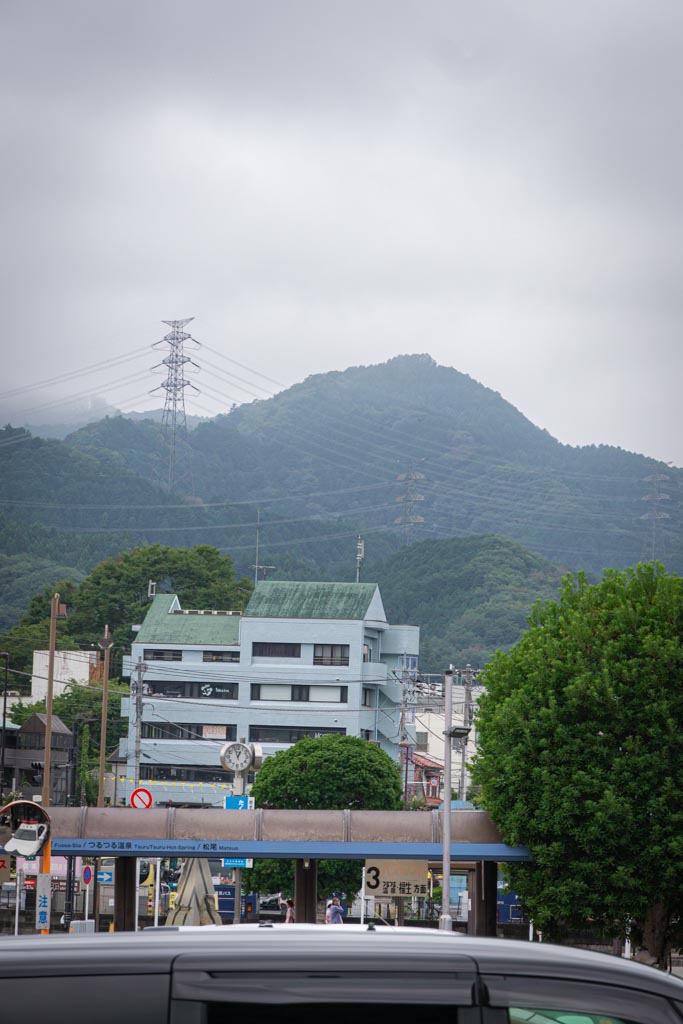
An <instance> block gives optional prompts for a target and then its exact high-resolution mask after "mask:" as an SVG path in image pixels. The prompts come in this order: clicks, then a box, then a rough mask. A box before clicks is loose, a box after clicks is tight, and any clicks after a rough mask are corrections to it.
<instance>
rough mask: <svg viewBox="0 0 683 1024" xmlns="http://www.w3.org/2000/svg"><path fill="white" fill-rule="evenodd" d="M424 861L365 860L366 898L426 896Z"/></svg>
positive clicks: (427, 886)
mask: <svg viewBox="0 0 683 1024" xmlns="http://www.w3.org/2000/svg"><path fill="white" fill-rule="evenodd" d="M427 870H428V862H427V861H426V860H366V862H365V893H366V895H367V896H385V897H386V896H428V895H429V884H428V880H427Z"/></svg>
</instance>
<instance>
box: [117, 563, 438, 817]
mask: <svg viewBox="0 0 683 1024" xmlns="http://www.w3.org/2000/svg"><path fill="white" fill-rule="evenodd" d="M418 652H419V628H418V627H417V626H396V625H390V624H389V623H388V622H387V618H386V614H385V611H384V607H383V605H382V599H381V596H380V592H379V588H378V587H377V586H376V585H375V584H372V583H308V582H275V581H274V582H270V581H269V582H262V583H258V584H257V585H256V588H255V590H254V593H253V595H252V597H251V600H250V602H249V604H248V606H247V609H246V611H245V612H244V613H243V614H240V613H238V612H228V611H223V610H209V609H184V608H181V606H180V602H179V600H178V598H177V596H175V595H173V594H161V595H157V596H156V597H155V598H154V600H153V602H152V605H151V607H150V610H149V612H148V613H147V615H146V617H145V620H144V622H143V623H142V625H141V627H140V629H139V631H138V634H137V636H136V638H135V640H134V642H133V645H132V651H131V656H130V658H129V659H125V660H124V675H129V676H130V677H131V698H130V700H125V701H124V702H123V706H122V713H123V714H124V715H127V716H129V732H128V737H127V739H126V740H124V741H122V746H121V750H120V763H122V762H123V761H124V760H125V764H126V771H125V774H121V773H119V778H118V779H117V787H116V791H117V800H121V799H123V800H127V798H128V796H129V794H130V791H131V789H132V788H133V787H135V786H137V785H139V784H140V782H143V783H144V785H145V787H146V788H149V789H150V790H151V791H152V793H153V796H154V799H155V802H157V803H168V802H172V803H181V802H182V803H188V802H191V803H204V804H212V805H222V804H223V799H224V796H225V795H226V793H229V791H230V788H231V783H232V775H231V773H229V772H226V771H224V770H223V769H222V768H221V766H220V762H219V752H220V748H221V746H222V745H223V743H225V742H226V741H227V740H230V739H243V740H245V741H246V742H247V743H250V742H256V743H259V744H261V746H262V748H263V751H264V754H265V755H266V756H268V755H269V754H272V753H275V752H276V751H277V750H280V749H283V748H285V747H287V746H290V745H291V744H292V743H295V742H296V741H297V740H299V739H301V738H302V737H304V736H323V735H325V734H327V733H342V734H347V735H351V736H360V737H363V738H365V739H367V740H371V741H374V742H376V743H378V744H379V745H380V746H382V747H383V748H384V749H385V750H386V751H387V752H388V753H389V754H390V755H391V756H392V757H393V758H394V759H395V760H397V761H398V759H399V750H400V748H399V741H400V740H401V739H402V738H403V739H404V740H405V738H406V736H407V742H409V743H414V727H413V726H412V725H410V724H409V723H408V722H407V716H406V715H405V714H403V715H402V702H405V700H406V699H407V696H406V690H407V687H406V685H405V673H404V672H403V666H404V664H405V663H406V661H407V660H408V659H410V662H411V664H412V663H416V661H417V656H418ZM138 681H141V691H142V696H141V697H140V698H138V699H136V697H135V696H133V695H134V694H135V693H136V692H137V690H136V687H137V685H138ZM138 710H140V711H141V714H140V715H139V716H138V714H137V712H138ZM404 710H405V706H404ZM138 722H139V729H138ZM404 749H405V748H404Z"/></svg>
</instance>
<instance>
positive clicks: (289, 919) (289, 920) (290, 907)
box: [285, 899, 296, 924]
mask: <svg viewBox="0 0 683 1024" xmlns="http://www.w3.org/2000/svg"><path fill="white" fill-rule="evenodd" d="M285 902H286V905H287V912H286V913H285V924H296V918H295V916H294V900H292V899H288V900H286V901H285Z"/></svg>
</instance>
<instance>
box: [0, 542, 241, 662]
mask: <svg viewBox="0 0 683 1024" xmlns="http://www.w3.org/2000/svg"><path fill="white" fill-rule="evenodd" d="M150 580H154V581H155V582H156V583H157V584H158V586H159V588H160V589H164V590H172V591H173V592H175V593H177V594H178V596H179V597H180V600H181V602H182V604H183V605H184V606H185V607H186V608H234V609H242V608H244V607H245V605H246V603H247V601H248V599H249V595H250V594H251V590H252V584H251V582H250V581H249V580H247V579H237V578H236V577H235V571H234V566H233V563H232V559H231V558H230V557H229V556H228V555H221V554H220V553H219V552H218V550H217V549H216V548H214V547H210V546H209V545H206V544H200V545H197V546H196V547H193V548H170V547H162V546H161V545H160V544H151V545H145V546H143V547H138V548H133V549H132V550H130V551H126V552H125V553H124V554H122V555H117V556H116V557H114V558H107V559H105V560H104V561H103V562H100V564H99V565H97V566H96V567H95V568H94V569H93V570H92V572H91V573H89V575H88V576H86V578H85V579H84V580H83V582H82V583H80V585H77V584H75V583H73V582H72V581H70V580H67V581H63V582H62V583H57V584H56V585H55V586H54V587H48V588H47V589H46V590H44V591H43V592H42V593H40V594H36V595H35V596H34V597H33V598H32V599H31V601H30V603H29V606H28V610H27V612H26V614H25V615H24V616H23V618H22V620H21V622H20V623H19V625H18V626H15V627H14V629H11V630H9V632H8V633H6V634H5V636H4V637H0V643H1V644H2V650H7V651H9V653H10V662H11V664H12V668H14V669H18V670H20V671H23V672H30V671H31V658H32V654H33V650H34V649H36V648H37V647H41V648H43V649H45V648H46V647H47V643H48V635H49V620H50V598H51V597H52V594H53V593H54V592H55V591H58V592H59V593H60V595H61V599H62V601H63V602H64V603H65V604H66V606H67V611H68V616H67V619H66V620H60V621H59V622H58V624H57V646H58V647H59V648H60V649H69V648H73V647H76V648H78V647H79V646H82V647H94V646H95V644H96V642H97V640H98V639H99V638H100V637H101V636H102V631H103V629H104V626H105V624H107V625H108V626H109V628H110V630H111V632H112V635H113V638H114V654H115V656H116V654H117V652H120V651H121V649H122V648H124V649H125V648H127V647H129V645H130V642H131V636H132V634H131V626H132V625H133V624H134V623H137V622H141V621H142V619H143V618H144V616H145V613H146V611H147V608H148V607H149V597H148V596H147V588H148V583H149V581H150ZM34 641H35V642H34Z"/></svg>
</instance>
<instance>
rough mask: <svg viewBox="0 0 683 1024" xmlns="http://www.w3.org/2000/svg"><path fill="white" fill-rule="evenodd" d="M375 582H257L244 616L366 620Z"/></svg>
mask: <svg viewBox="0 0 683 1024" xmlns="http://www.w3.org/2000/svg"><path fill="white" fill-rule="evenodd" d="M376 591H377V584H376V583H299V582H293V581H290V580H282V581H281V580H272V581H266V582H263V583H257V584H256V588H255V590H254V592H253V594H252V595H251V599H250V601H249V604H248V605H247V609H246V611H245V613H244V614H245V615H248V616H250V617H251V618H272V619H364V618H365V615H366V612H367V610H368V608H369V607H370V603H371V601H372V599H373V597H374V596H375V593H376Z"/></svg>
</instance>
